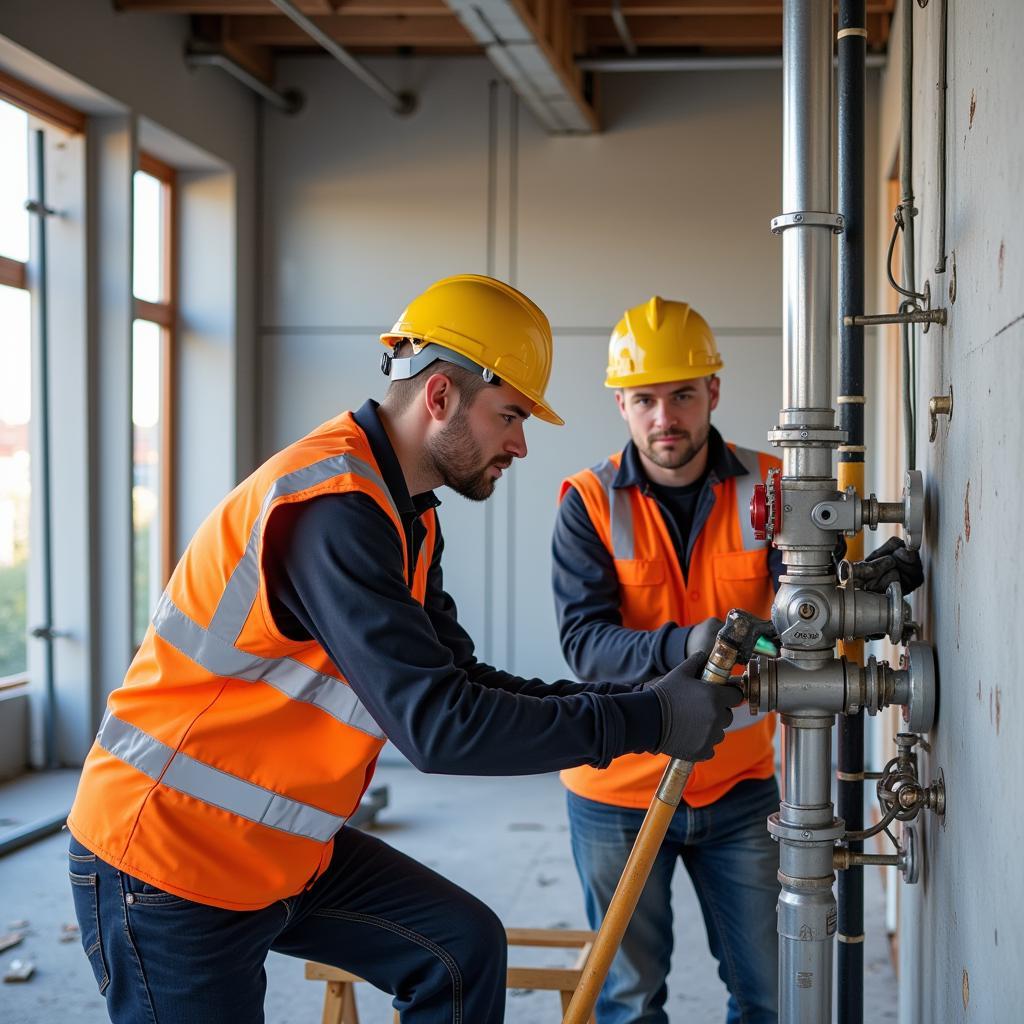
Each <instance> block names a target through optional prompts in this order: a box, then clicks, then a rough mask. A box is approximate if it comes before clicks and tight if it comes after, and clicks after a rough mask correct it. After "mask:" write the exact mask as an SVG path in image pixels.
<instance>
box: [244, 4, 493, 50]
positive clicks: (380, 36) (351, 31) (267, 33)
mask: <svg viewBox="0 0 1024 1024" xmlns="http://www.w3.org/2000/svg"><path fill="white" fill-rule="evenodd" d="M313 20H314V21H315V23H316V25H317V26H318V27H319V28H320V29H322V30H323V31H324V32H326V33H327V34H328V35H329V36H330V37H331V38H332V39H334V40H335V41H336V42H338V43H340V44H341V45H342V46H344V47H346V48H351V49H355V50H358V49H359V48H360V47H365V46H391V47H399V46H403V47H404V46H433V47H445V48H450V49H451V50H452V51H457V50H459V49H467V48H471V47H475V46H476V41H475V40H474V39H473V37H472V36H471V35H470V34H469V33H468V32H467V31H466V30H465V29H464V28H463V27H462V25H461V24H460V22H459V20H458V18H456V17H455V15H454V14H452V13H451V12H449V13H448V15H447V17H435V16H429V17H418V16H416V17H411V16H407V15H377V14H375V15H366V14H363V15H350V16H342V15H331V16H330V17H324V18H314V19H313ZM230 24H231V30H230V31H231V38H232V39H233V40H235V41H236V42H238V43H242V44H244V45H248V46H271V47H282V48H288V49H295V48H303V49H314V48H316V43H314V42H313V41H312V40H311V39H310V38H309V36H308V35H307V34H306V33H305V32H304V31H303V30H302V29H301V28H300V27H299V26H298V25H296V24H294V23H293V22H291V21H289V20H288V19H287V18H281V17H273V16H264V15H241V16H238V17H233V18H231V19H230Z"/></svg>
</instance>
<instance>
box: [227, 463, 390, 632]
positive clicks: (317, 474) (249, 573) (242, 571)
mask: <svg viewBox="0 0 1024 1024" xmlns="http://www.w3.org/2000/svg"><path fill="white" fill-rule="evenodd" d="M345 473H353V474H355V475H356V476H361V477H362V478H363V479H364V480H368V481H370V483H372V484H375V485H376V486H377V487H379V488H380V490H381V492H382V493H383V494H384V497H385V498H386V499H387V502H388V504H389V505H390V506H391V510H392V512H394V514H395V518H396V519H400V518H401V517H400V516H399V515H398V507H397V506H396V505H395V502H394V499H393V498H392V497H391V492H390V491H389V490H388V489H387V487H386V486H385V484H384V478H383V477H382V476H381V475H380V474H379V473H378V472H377V471H376V470H375V469H374V468H373V467H372V466H371V465H370V464H369V463H368V462H365V461H364V460H363V459H359V458H356V456H354V455H332V456H331V457H330V458H327V459H321V460H320V461H319V462H314V463H313V464H312V465H311V466H303V467H302V469H297V470H295V471H294V472H293V473H286V474H285V475H284V476H282V477H278V479H277V480H275V481H274V482H273V484H271V486H270V489H269V490H268V491H267V493H266V495H265V496H264V498H263V504H262V505H261V506H260V514H259V515H258V516H257V517H256V521H255V522H254V523H253V524H252V530H250V532H249V540H248V542H247V543H246V545H245V552H244V554H243V555H242V558H241V560H240V561H239V563H238V565H236V566H235V569H234V572H232V574H231V578H230V579H229V580H228V583H227V586H226V587H225V588H224V593H223V594H222V595H221V599H220V602H219V603H218V605H217V610H216V611H215V612H214V615H213V619H212V621H211V622H210V631H211V632H213V633H216V634H217V636H220V637H224V638H225V639H227V640H230V641H231V642H234V641H235V640H236V639H237V638H238V634H239V633H241V632H242V627H243V626H244V625H245V620H246V619H247V618H248V617H249V611H250V609H251V608H252V605H253V601H255V600H256V593H257V591H258V590H259V584H260V566H259V544H260V532H261V528H262V523H263V519H264V517H265V516H266V514H267V512H268V510H269V509H270V506H271V505H272V504H273V503H274V502H275V501H276V500H277V499H278V498H280V497H282V496H284V495H288V494H298V493H299V492H300V491H305V490H308V489H309V488H310V487H315V486H316V485H317V484H321V483H323V482H324V481H325V480H330V479H331V478H332V477H336V476H341V475H343V474H345Z"/></svg>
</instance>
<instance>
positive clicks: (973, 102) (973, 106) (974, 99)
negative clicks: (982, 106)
mask: <svg viewBox="0 0 1024 1024" xmlns="http://www.w3.org/2000/svg"><path fill="white" fill-rule="evenodd" d="M977 109H978V98H977V97H976V96H975V95H974V90H973V89H972V90H971V114H970V117H969V118H968V120H967V127H968V129H971V128H973V127H974V111H975V110H977Z"/></svg>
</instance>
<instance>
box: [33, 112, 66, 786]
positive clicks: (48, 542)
mask: <svg viewBox="0 0 1024 1024" xmlns="http://www.w3.org/2000/svg"><path fill="white" fill-rule="evenodd" d="M35 144H36V199H35V202H34V203H32V204H30V205H29V209H30V210H31V211H32V212H33V213H35V215H36V216H37V217H38V225H37V227H38V230H37V232H36V238H37V239H38V254H37V257H36V266H37V267H38V269H39V286H38V287H37V288H36V294H35V298H36V302H37V303H38V308H39V321H38V322H39V389H38V392H37V393H38V395H39V461H40V462H41V464H42V469H41V472H40V474H39V481H40V484H41V486H40V491H41V492H42V493H41V494H40V495H39V505H40V509H41V511H42V524H41V526H42V530H41V532H42V537H41V538H40V547H41V548H42V551H41V558H42V563H43V566H42V568H43V579H42V585H43V594H42V598H43V625H42V626H37V627H36V628H35V629H33V630H32V635H33V636H34V637H36V638H37V639H40V640H42V641H43V683H44V686H45V691H46V705H45V708H44V711H43V757H44V762H45V764H46V767H47V768H56V767H57V765H58V763H59V762H58V758H57V687H56V683H55V680H54V671H53V641H54V637H55V635H56V634H55V633H54V630H53V517H52V513H51V508H50V472H51V467H50V312H49V303H48V301H47V293H48V292H49V287H48V284H49V282H48V281H47V273H48V271H47V259H46V218H47V217H48V216H49V215H50V213H51V212H52V211H51V210H50V209H49V208H48V207H47V205H46V134H45V133H44V132H43V131H42V130H39V129H37V130H36V131H35Z"/></svg>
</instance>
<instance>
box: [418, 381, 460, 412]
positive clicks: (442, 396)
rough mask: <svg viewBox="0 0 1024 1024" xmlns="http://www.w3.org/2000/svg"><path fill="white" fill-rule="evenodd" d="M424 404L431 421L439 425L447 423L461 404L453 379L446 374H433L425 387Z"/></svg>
mask: <svg viewBox="0 0 1024 1024" xmlns="http://www.w3.org/2000/svg"><path fill="white" fill-rule="evenodd" d="M423 403H424V405H425V406H426V409H427V412H428V413H429V414H430V418H431V419H434V420H437V421H438V422H439V423H444V422H446V421H447V420H448V419H449V417H450V416H451V415H452V413H454V412H455V410H456V408H457V407H458V404H459V393H458V391H457V390H456V388H455V385H454V384H453V383H452V379H451V377H449V376H447V375H446V374H444V373H432V374H431V375H430V377H428V378H427V383H426V384H424V385H423Z"/></svg>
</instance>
